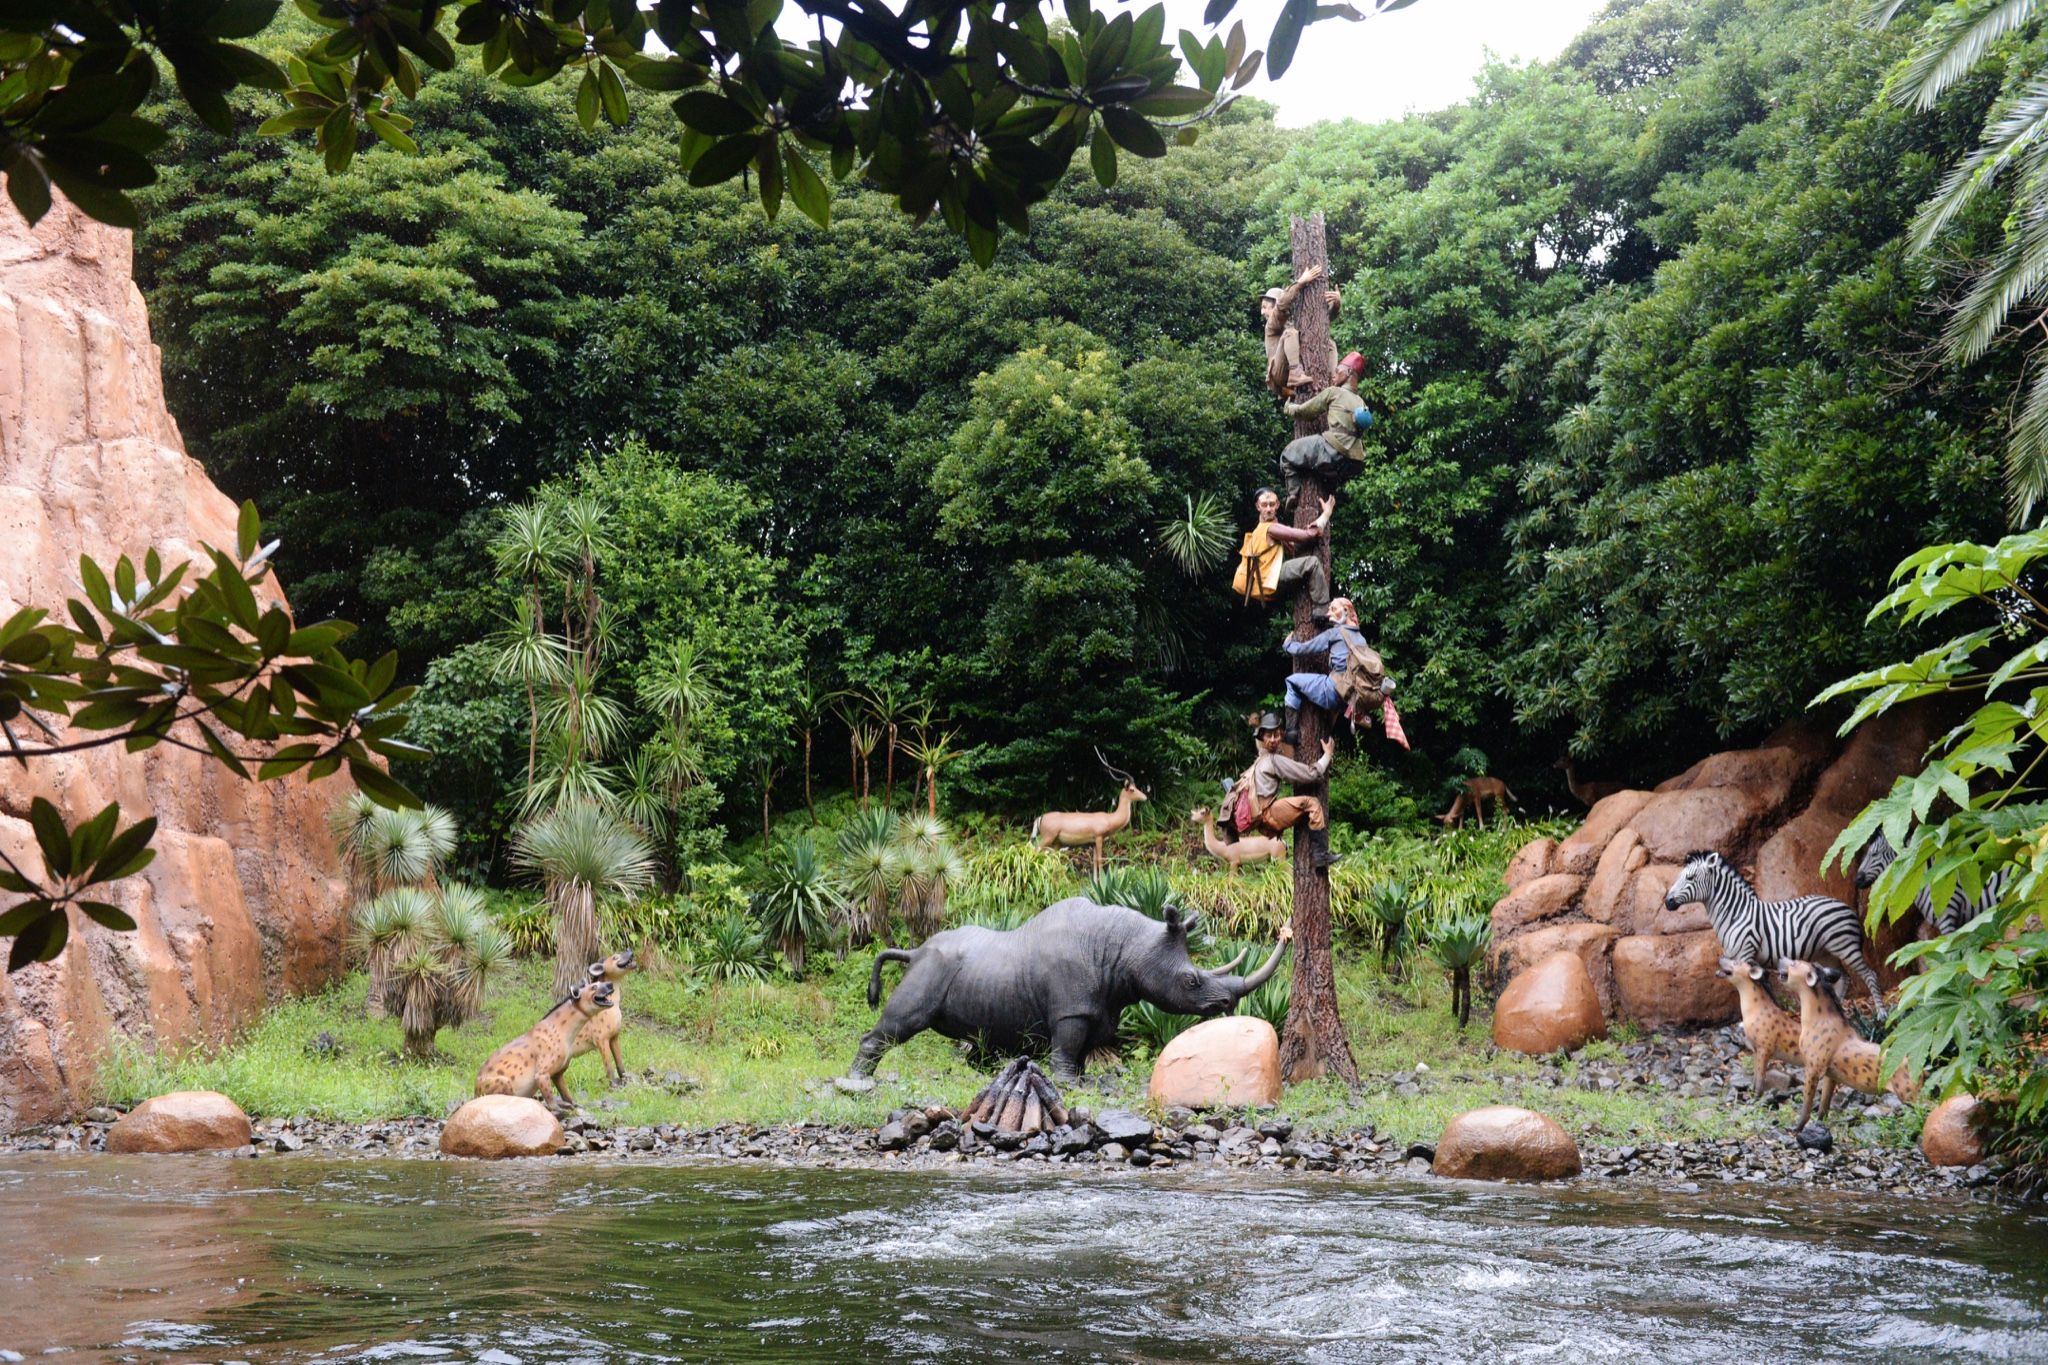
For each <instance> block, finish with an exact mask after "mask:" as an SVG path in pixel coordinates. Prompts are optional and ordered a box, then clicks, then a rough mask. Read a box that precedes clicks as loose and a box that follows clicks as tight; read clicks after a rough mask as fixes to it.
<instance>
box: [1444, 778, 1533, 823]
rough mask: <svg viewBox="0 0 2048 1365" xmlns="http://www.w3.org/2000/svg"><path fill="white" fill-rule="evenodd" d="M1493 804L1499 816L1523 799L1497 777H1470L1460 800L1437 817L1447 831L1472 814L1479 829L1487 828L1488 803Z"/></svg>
mask: <svg viewBox="0 0 2048 1365" xmlns="http://www.w3.org/2000/svg"><path fill="white" fill-rule="evenodd" d="M1488 801H1491V802H1493V812H1494V814H1495V815H1499V814H1500V813H1501V811H1502V810H1504V809H1506V807H1507V803H1508V802H1510V801H1512V802H1514V803H1515V804H1516V805H1518V806H1519V805H1521V804H1522V798H1521V797H1519V796H1517V795H1515V794H1514V793H1513V792H1511V791H1509V790H1508V784H1507V783H1505V782H1503V781H1501V780H1500V779H1499V778H1497V777H1468V778H1466V779H1465V789H1464V790H1463V791H1461V792H1459V793H1458V799H1457V800H1455V801H1453V802H1451V808H1450V809H1449V810H1447V811H1445V812H1444V813H1443V814H1442V815H1439V816H1437V823H1438V824H1440V825H1442V826H1443V827H1444V828H1445V829H1449V828H1450V827H1451V826H1453V825H1455V824H1457V823H1458V822H1459V821H1461V820H1463V819H1464V818H1465V814H1466V812H1468V811H1469V812H1471V813H1472V814H1473V815H1474V816H1476V817H1477V818H1478V820H1479V828H1481V829H1485V828H1486V803H1487V802H1488Z"/></svg>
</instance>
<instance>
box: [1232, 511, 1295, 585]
mask: <svg viewBox="0 0 2048 1365" xmlns="http://www.w3.org/2000/svg"><path fill="white" fill-rule="evenodd" d="M1283 558H1285V556H1284V555H1283V554H1282V552H1281V548H1280V547H1279V546H1278V545H1276V544H1274V543H1273V538H1272V537H1271V536H1269V535H1267V534H1266V523H1265V522H1263V521H1262V522H1260V523H1259V524H1258V525H1257V526H1254V527H1252V529H1251V530H1249V531H1246V532H1245V533H1244V544H1243V545H1241V546H1239V547H1238V551H1237V574H1236V576H1235V577H1233V578H1232V579H1231V580H1230V586H1231V588H1232V590H1233V591H1235V592H1236V593H1237V595H1238V596H1239V597H1242V598H1243V599H1244V600H1245V601H1246V602H1257V603H1259V604H1261V605H1264V604H1265V603H1267V602H1270V601H1272V600H1273V598H1274V595H1275V594H1277V593H1278V592H1279V591H1280V561H1281V560H1282V559H1283Z"/></svg>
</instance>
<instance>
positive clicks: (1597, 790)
mask: <svg viewBox="0 0 2048 1365" xmlns="http://www.w3.org/2000/svg"><path fill="white" fill-rule="evenodd" d="M1550 766H1551V767H1553V768H1556V769H1557V770H1558V771H1559V772H1562V773H1563V774H1564V784H1565V786H1567V787H1570V788H1571V791H1572V795H1573V796H1576V797H1577V798H1579V800H1581V801H1583V802H1585V803H1586V805H1587V806H1588V807H1591V806H1594V805H1596V804H1598V803H1599V801H1600V799H1601V798H1602V797H1607V796H1612V795H1614V794H1615V793H1616V792H1620V791H1627V790H1628V783H1626V782H1581V781H1579V765H1578V764H1576V763H1574V762H1573V761H1572V756H1571V755H1570V754H1566V755H1565V756H1564V757H1563V758H1560V759H1558V760H1557V762H1555V763H1553V764H1551V765H1550Z"/></svg>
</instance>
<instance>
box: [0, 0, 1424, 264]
mask: <svg viewBox="0 0 2048 1365" xmlns="http://www.w3.org/2000/svg"><path fill="white" fill-rule="evenodd" d="M1365 2H1366V3H1369V4H1370V6H1371V9H1372V10H1373V11H1375V12H1380V11H1391V10H1397V9H1402V8H1405V7H1406V6H1407V5H1410V4H1412V3H1414V0H1365ZM295 3H296V4H297V5H298V8H299V10H300V11H301V13H303V14H304V15H305V16H306V17H307V18H308V19H310V20H311V21H312V22H313V23H314V24H317V25H319V26H320V27H321V28H322V29H323V30H324V31H325V32H324V35H323V36H322V37H320V38H318V39H317V40H315V41H313V42H311V43H309V44H308V45H307V46H305V47H303V48H302V49H300V50H299V51H298V52H297V53H296V54H295V55H292V56H291V57H290V58H289V59H288V60H287V62H286V63H285V65H284V66H282V67H281V66H279V65H278V64H277V63H276V62H274V61H272V60H271V59H270V58H269V57H266V56H264V55H263V54H262V53H260V52H258V51H256V50H255V49H253V48H251V47H248V46H245V45H244V44H243V40H246V39H252V38H256V37H258V36H259V35H261V34H262V33H263V32H264V30H265V29H267V28H268V27H269V26H270V24H271V23H272V21H273V20H274V19H275V18H276V15H277V11H278V8H279V0H10V3H8V4H6V5H4V6H0V171H4V172H5V173H6V177H7V189H8V193H9V195H10V196H11V197H12V199H13V201H14V204H15V206H16V207H17V208H18V209H20V211H21V212H22V214H23V215H25V216H26V217H27V218H28V220H29V221H30V222H34V221H36V220H37V219H38V218H40V217H41V216H42V215H43V214H44V213H45V212H46V211H47V210H48V208H49V205H50V186H51V185H52V184H53V183H54V184H55V185H56V186H57V187H58V188H59V189H61V190H63V192H64V193H65V194H66V195H67V196H68V197H69V198H70V199H71V200H72V201H73V202H74V203H76V204H77V205H78V206H79V207H80V208H81V209H83V210H84V211H85V212H86V213H88V214H90V215H92V216H93V217H95V218H98V219H100V220H102V221H104V222H108V223H115V224H119V225H122V226H128V227H133V226H135V225H136V222H137V218H136V212H135V206H134V204H133V202H132V201H131V200H130V199H129V198H128V191H130V190H134V189H139V188H141V187H142V186H145V185H148V184H150V183H152V182H153V181H154V180H155V179H156V169H155V167H154V166H153V165H152V163H151V160H150V158H151V156H152V154H153V153H155V152H156V151H157V150H158V149H159V148H160V147H161V146H162V145H163V143H164V142H165V140H166V136H167V135H166V133H165V130H164V128H163V127H162V125H161V124H160V123H159V122H157V120H156V119H155V118H153V117H152V116H151V114H150V112H149V110H150V107H151V106H150V104H149V101H150V100H151V98H152V96H153V95H154V94H155V93H156V91H157V88H158V86H159V84H160V83H161V82H162V80H163V79H164V76H165V74H166V70H168V74H169V76H170V78H171V80H172V81H173V82H174V83H175V84H176V86H177V89H178V93H179V95H180V96H181V97H182V98H183V100H184V102H185V103H186V104H187V105H188V106H189V107H190V108H191V110H192V112H193V113H194V114H195V115H197V116H198V118H199V119H200V120H201V121H202V122H204V123H205V124H206V125H207V126H209V127H211V128H213V129H215V130H216V131H217V132H219V133H221V134H222V135H224V136H225V135H230V134H232V132H233V131H234V116H233V112H232V110H231V108H230V106H229V104H228V101H227V95H228V94H229V93H230V92H231V91H233V90H235V89H236V88H238V87H241V86H252V87H255V88H258V89H264V90H271V91H275V92H277V94H278V95H279V96H280V97H281V100H282V103H283V106H284V107H283V108H282V110H281V111H280V112H278V113H277V114H276V115H275V116H274V117H271V118H270V119H268V120H267V121H266V122H265V123H264V124H263V125H262V127H261V129H260V131H261V132H264V133H267V134H274V135H289V134H295V133H296V134H310V135H311V136H312V137H313V138H314V140H315V143H316V145H317V146H318V147H319V148H320V149H321V151H322V152H323V153H324V155H325V158H326V163H327V167H328V169H329V171H330V172H339V171H341V170H343V169H344V168H346V167H347V166H348V164H349V162H350V160H351V159H352V158H353V157H354V156H355V155H356V153H357V151H358V149H359V148H360V147H361V146H363V145H364V144H366V143H375V142H382V143H384V144H386V145H388V146H389V147H391V148H394V149H396V150H398V151H400V152H411V151H414V150H416V146H415V144H414V142H413V139H412V136H411V129H412V126H413V125H412V122H411V120H410V119H409V118H408V117H407V116H406V115H405V114H403V113H401V112H400V111H399V110H398V108H397V107H396V103H397V100H398V98H399V97H401V96H402V97H405V98H407V99H409V98H410V97H412V96H413V95H415V94H417V93H418V91H419V88H420V84H421V81H422V79H423V71H426V70H432V71H447V70H450V69H452V68H453V67H454V66H455V64H456V62H457V61H458V60H463V59H465V56H466V55H467V54H473V59H474V60H475V61H476V62H477V63H478V64H479V65H480V66H481V67H482V68H483V70H484V71H485V72H487V73H492V74H495V75H496V76H497V77H498V78H499V79H500V80H502V81H504V82H505V83H506V84H508V85H514V86H527V85H536V84H539V83H541V82H543V81H549V80H553V79H555V78H557V77H566V78H568V79H572V80H574V81H575V82H576V108H577V113H578V116H579V118H580V119H581V121H582V122H583V124H584V126H585V127H586V128H594V127H595V126H596V124H597V121H598V119H599V118H600V117H602V118H604V119H606V120H608V121H609V122H610V123H612V124H614V125H619V126H622V125H624V124H625V123H626V122H627V120H628V118H629V116H630V112H631V110H630V104H629V101H628V99H627V92H626V87H627V85H628V84H632V85H637V86H640V87H642V88H643V89H647V90H652V91H658V92H661V93H664V94H672V95H673V96H674V99H673V101H672V105H671V107H672V108H673V110H674V113H675V116H676V119H677V121H678V143H679V146H678V150H679V154H680V156H681V159H682V162H683V165H684V167H685V168H686V169H687V170H688V172H689V178H690V181H691V183H692V184H695V185H715V184H719V183H722V182H724V181H728V180H731V179H733V178H735V177H738V176H748V177H751V179H752V180H753V183H754V187H755V192H757V193H758V194H759V196H760V201H761V205H762V207H763V208H764V209H765V210H766V211H767V213H768V214H769V216H771V217H773V216H774V215H775V214H776V212H777V211H778V210H779V209H780V207H781V204H782V201H783V199H784V197H785V196H787V197H788V198H789V200H790V201H791V202H793V203H794V204H795V205H796V207H797V208H798V210H800V211H801V212H802V213H804V214H805V215H806V216H808V217H810V218H811V219H813V220H814V221H816V222H818V223H819V224H820V225H823V224H825V223H826V222H828V221H829V219H830V216H831V193H830V191H829V189H828V188H827V186H826V182H825V178H824V176H823V175H821V174H820V172H819V170H818V167H817V165H816V164H814V162H817V163H822V164H823V165H824V166H825V168H826V173H827V174H829V175H830V176H831V177H832V178H833V179H834V180H845V179H847V178H848V177H849V176H854V175H856V174H857V175H859V176H860V177H861V178H862V179H863V180H864V181H865V182H866V183H868V184H869V185H871V186H873V187H874V188H877V189H879V190H881V191H883V192H885V193H887V194H889V195H892V196H894V197H895V199H896V201H897V203H898V205H899V206H900V207H901V208H902V210H903V211H904V212H905V213H908V214H910V215H912V216H913V217H914V218H915V219H916V220H917V221H919V222H923V221H924V220H925V219H927V218H929V217H930V216H931V215H932V214H933V213H935V212H936V213H937V214H939V215H940V216H941V217H942V218H943V219H944V221H945V223H946V225H947V226H948V227H949V228H950V229H951V230H952V231H953V232H954V233H955V234H956V235H959V236H963V237H965V238H966V240H967V244H968V247H969V251H970V253H971V254H972V256H973V257H974V259H975V260H976V261H977V262H979V263H981V264H983V265H986V264H988V262H989V261H991V260H992V259H994V256H995V250H996V245H997V243H998V241H999V240H1000V237H1001V233H1002V230H1003V228H1004V227H1009V228H1012V229H1014V230H1016V231H1019V232H1022V231H1025V230H1027V228H1028V226H1029V222H1030V217H1029V211H1030V206H1031V205H1032V204H1034V203H1037V202H1038V201H1039V200H1041V199H1043V198H1044V197H1045V196H1046V194H1047V193H1048V192H1049V191H1050V190H1051V188H1052V186H1053V185H1054V184H1055V183H1057V182H1058V181H1059V179H1060V177H1061V176H1063V175H1064V174H1065V173H1066V171H1067V168H1068V166H1069V164H1070V163H1071V162H1072V160H1073V158H1074V156H1075V155H1076V154H1077V153H1078V152H1079V151H1080V149H1081V147H1082V146H1083V145H1084V144H1086V145H1087V147H1088V149H1089V152H1088V155H1089V164H1090V166H1091V168H1092V169H1093V171H1094V174H1095V176H1096V178H1097V179H1098V180H1099V181H1101V183H1102V184H1103V185H1105V186H1107V185H1111V184H1113V183H1115V181H1116V177H1117V159H1118V156H1119V154H1120V153H1129V154H1131V155H1133V156H1143V157H1157V156H1164V155H1165V154H1166V148H1167V144H1168V142H1169V140H1171V141H1179V142H1189V141H1192V140H1193V138H1194V136H1195V132H1196V125H1197V124H1199V123H1200V122H1201V121H1202V120H1204V119H1207V118H1210V117H1213V116H1214V115H1215V114H1216V113H1218V112H1220V111H1221V110H1222V109H1224V108H1226V107H1227V106H1228V105H1229V104H1230V103H1231V101H1232V100H1233V99H1235V98H1236V97H1237V94H1238V92H1240V91H1242V90H1243V89H1244V87H1245V86H1246V85H1248V84H1249V83H1250V82H1251V81H1252V79H1253V78H1254V77H1255V76H1256V75H1257V74H1258V72H1259V70H1260V66H1261V63H1262V62H1263V64H1264V67H1265V70H1266V71H1267V73H1268V74H1269V75H1270V76H1272V77H1275V78H1277V77H1278V76H1280V75H1281V73H1283V72H1284V71H1286V70H1287V68H1288V66H1289V65H1290V64H1291V63H1292V62H1293V60H1294V53H1295V49H1296V46H1297V44H1298V43H1299V41H1300V38H1301V34H1302V31H1303V30H1304V29H1305V28H1306V27H1307V26H1308V25H1310V24H1313V23H1316V22H1319V21H1321V20H1324V19H1330V18H1344V19H1348V20H1352V21H1357V20H1361V19H1364V18H1365V17H1366V13H1365V12H1364V11H1361V10H1359V9H1358V8H1355V7H1354V6H1353V5H1352V4H1349V3H1339V4H1318V3H1315V0H1287V3H1286V4H1285V5H1284V6H1283V7H1282V9H1281V12H1280V17H1279V19H1278V21H1277V22H1276V23H1275V24H1274V26H1273V29H1272V33H1271V35H1270V37H1269V38H1268V40H1267V45H1266V47H1265V49H1264V50H1263V52H1259V51H1249V52H1248V51H1247V50H1246V47H1247V43H1246V38H1245V32H1244V25H1243V24H1242V23H1241V22H1240V23H1238V24H1236V25H1234V26H1233V27H1232V29H1231V31H1230V33H1229V35H1228V36H1227V37H1225V36H1220V35H1216V34H1213V33H1212V34H1211V36H1210V37H1209V38H1207V39H1206V40H1204V39H1202V38H1200V37H1198V36H1197V35H1196V34H1194V33H1192V32H1190V31H1188V30H1185V29H1183V30H1182V31H1181V32H1180V34H1179V55H1178V56H1176V55H1175V50H1174V48H1173V47H1170V46H1169V45H1168V44H1167V42H1166V35H1165V26H1166V10H1165V7H1164V6H1163V5H1159V4H1154V5H1152V6H1151V7H1150V8H1149V9H1145V10H1143V11H1138V10H1135V9H1133V8H1128V7H1122V6H1112V7H1105V8H1104V9H1097V8H1096V7H1095V6H1094V5H1092V4H1091V3H1090V2H1089V0H1063V5H1062V8H1061V9H1060V10H1059V11H1056V12H1054V17H1053V19H1052V20H1050V21H1049V20H1048V18H1047V14H1048V10H1049V8H1050V7H1049V6H1047V5H1046V4H1045V3H1043V0H1003V2H1002V3H1000V4H998V3H997V2H996V0H907V3H905V4H904V6H903V8H902V9H901V11H900V12H899V11H896V10H892V9H890V8H888V7H887V6H886V5H883V4H881V3H879V0H797V3H798V5H799V7H800V8H801V9H802V11H803V12H804V13H805V14H806V15H808V16H810V17H811V19H812V20H814V21H815V28H816V30H817V36H816V37H815V38H813V39H809V40H807V41H801V42H797V41H791V40H790V39H788V38H785V37H784V36H782V34H781V33H780V32H778V30H777V27H776V21H777V20H778V18H780V17H781V15H782V12H783V0H745V2H744V3H741V0H652V3H650V4H648V5H646V6H644V7H643V5H642V3H641V0H468V3H454V4H441V3H435V2H433V0H295ZM1236 3H1237V0H1209V3H1208V7H1207V9H1206V11H1205V13H1204V16H1203V19H1204V23H1205V24H1206V26H1208V27H1210V28H1212V29H1213V28H1215V27H1216V26H1217V25H1219V24H1221V23H1222V22H1223V20H1224V19H1226V18H1227V17H1228V16H1229V14H1230V11H1231V10H1232V9H1233V8H1234V7H1235V5H1236ZM1112 11H1114V12H1112ZM827 21H830V22H831V23H832V24H833V25H835V26H836V28H837V33H836V34H835V35H829V36H828V33H827V30H826V23H827ZM1062 21H1063V22H1062ZM459 49H460V50H464V51H463V53H460V54H459V52H458V50H459ZM1183 60H1185V62H1186V65H1187V67H1188V69H1189V70H1190V71H1191V72H1192V73H1193V76H1194V79H1195V82H1196V83H1195V84H1193V85H1184V84H1180V83H1178V80H1177V78H1178V76H1179V74H1180V70H1181V65H1182V62H1183Z"/></svg>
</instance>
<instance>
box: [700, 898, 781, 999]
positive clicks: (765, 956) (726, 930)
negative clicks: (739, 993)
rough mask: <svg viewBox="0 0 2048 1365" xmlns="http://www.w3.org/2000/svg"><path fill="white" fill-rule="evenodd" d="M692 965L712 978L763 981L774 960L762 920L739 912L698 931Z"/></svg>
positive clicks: (702, 973)
mask: <svg viewBox="0 0 2048 1365" xmlns="http://www.w3.org/2000/svg"><path fill="white" fill-rule="evenodd" d="M690 965H691V967H692V968H693V969H694V970H695V971H697V972H698V974H700V975H702V976H704V977H705V978H707V979H709V980H711V981H738V982H760V981H766V980H767V979H768V973H769V972H770V970H771V969H772V968H773V967H774V961H773V959H772V958H771V957H770V956H769V951H768V936H767V935H766V934H765V933H764V932H763V931H762V928H761V925H760V922H759V921H757V920H756V919H754V918H753V916H751V915H746V914H740V913H737V912H735V913H731V914H727V915H725V916H723V917H722V918H720V919H718V920H717V921H715V922H714V923H713V924H712V925H711V926H710V927H709V928H708V929H706V930H705V931H704V932H703V933H702V934H700V935H698V937H697V940H696V942H695V943H694V944H693V945H692V946H691V952H690Z"/></svg>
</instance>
